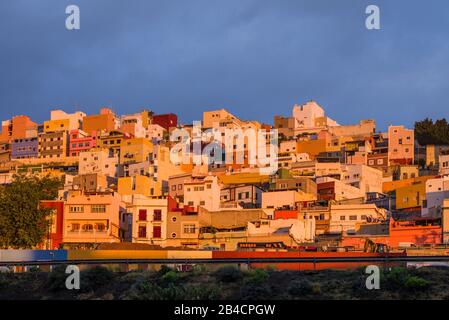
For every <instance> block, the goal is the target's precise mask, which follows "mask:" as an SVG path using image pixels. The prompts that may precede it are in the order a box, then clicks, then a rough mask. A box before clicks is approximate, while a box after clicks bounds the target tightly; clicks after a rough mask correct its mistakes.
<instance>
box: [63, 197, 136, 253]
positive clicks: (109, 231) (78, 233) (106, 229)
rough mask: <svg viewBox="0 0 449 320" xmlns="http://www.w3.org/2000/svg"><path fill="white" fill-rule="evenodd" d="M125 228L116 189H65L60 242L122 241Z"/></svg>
mask: <svg viewBox="0 0 449 320" xmlns="http://www.w3.org/2000/svg"><path fill="white" fill-rule="evenodd" d="M128 228H129V222H128V214H127V213H126V206H125V204H124V203H123V202H122V199H121V196H120V195H119V194H118V193H115V192H96V193H83V192H82V191H70V192H69V194H68V196H67V200H66V202H65V204H64V236H63V239H64V244H72V245H73V244H76V245H78V246H79V245H85V246H89V245H92V244H95V243H105V242H109V243H111V242H122V241H124V240H125V239H127V237H128V233H129V231H130V230H129V229H128Z"/></svg>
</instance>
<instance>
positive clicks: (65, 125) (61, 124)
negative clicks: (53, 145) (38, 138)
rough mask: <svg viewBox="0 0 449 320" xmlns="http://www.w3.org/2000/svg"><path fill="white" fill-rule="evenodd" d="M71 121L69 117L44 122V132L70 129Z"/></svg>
mask: <svg viewBox="0 0 449 320" xmlns="http://www.w3.org/2000/svg"><path fill="white" fill-rule="evenodd" d="M69 130H70V121H69V119H60V120H48V121H45V122H44V132H45V133H49V132H57V131H69Z"/></svg>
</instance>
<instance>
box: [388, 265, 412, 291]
mask: <svg viewBox="0 0 449 320" xmlns="http://www.w3.org/2000/svg"><path fill="white" fill-rule="evenodd" d="M408 277H409V275H408V272H407V269H405V268H401V267H393V268H391V271H390V272H389V273H388V275H387V281H388V282H387V285H389V286H393V287H402V286H404V284H405V281H406V280H407V278H408Z"/></svg>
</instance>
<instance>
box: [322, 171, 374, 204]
mask: <svg viewBox="0 0 449 320" xmlns="http://www.w3.org/2000/svg"><path fill="white" fill-rule="evenodd" d="M364 197H365V193H364V192H363V191H362V190H360V189H359V188H357V187H354V186H351V185H349V184H346V183H344V182H342V181H340V180H337V179H334V178H330V177H322V178H318V179H317V198H318V200H327V201H329V200H336V201H342V200H351V199H363V198H364Z"/></svg>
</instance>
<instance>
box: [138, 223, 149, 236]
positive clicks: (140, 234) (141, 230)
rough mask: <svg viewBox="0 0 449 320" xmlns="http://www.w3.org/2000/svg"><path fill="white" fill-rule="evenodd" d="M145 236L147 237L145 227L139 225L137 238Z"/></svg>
mask: <svg viewBox="0 0 449 320" xmlns="http://www.w3.org/2000/svg"><path fill="white" fill-rule="evenodd" d="M146 237H147V227H146V226H139V238H146Z"/></svg>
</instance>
